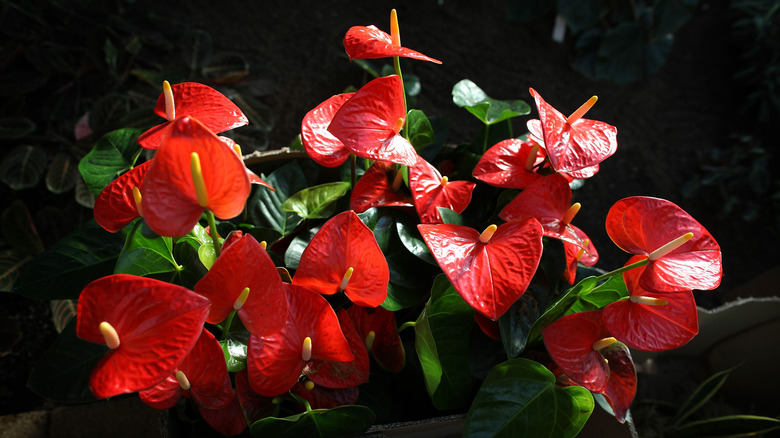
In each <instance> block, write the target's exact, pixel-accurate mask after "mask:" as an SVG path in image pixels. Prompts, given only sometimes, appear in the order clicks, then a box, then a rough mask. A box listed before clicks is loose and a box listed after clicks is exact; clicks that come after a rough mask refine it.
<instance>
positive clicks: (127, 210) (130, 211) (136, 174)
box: [93, 161, 151, 233]
mask: <svg viewBox="0 0 780 438" xmlns="http://www.w3.org/2000/svg"><path fill="white" fill-rule="evenodd" d="M150 164H151V161H146V162H144V163H142V164H140V165H138V166H135V167H133V168H132V169H130V170H128V171H127V172H125V173H123V174H122V175H121V176H120V177H119V178H117V179H115V180H113V181H111V183H109V184H108V185H107V186H106V187H105V188H104V189H103V191H102V192H100V195H98V197H97V199H95V208H94V210H93V214H94V215H95V221H96V222H97V223H98V224H99V225H100V226H101V227H103V228H104V229H105V230H106V231H108V232H110V233H116V232H117V231H119V230H121V229H122V228H124V227H125V226H126V225H127V224H129V223H130V222H132V221H133V219H135V218H137V217H140V216H141V213H140V212H139V211H138V208H139V206H140V199H141V198H140V195H141V185H142V184H143V180H144V177H145V176H146V171H147V170H149V165H150ZM136 193H137V194H136Z"/></svg>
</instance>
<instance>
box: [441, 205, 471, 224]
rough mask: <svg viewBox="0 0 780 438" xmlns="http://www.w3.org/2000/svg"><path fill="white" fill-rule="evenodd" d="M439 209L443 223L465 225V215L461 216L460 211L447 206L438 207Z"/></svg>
mask: <svg viewBox="0 0 780 438" xmlns="http://www.w3.org/2000/svg"><path fill="white" fill-rule="evenodd" d="M436 209H437V210H439V215H441V220H442V223H445V224H454V225H463V224H464V223H465V221H464V220H463V216H461V215H460V214H458V213H455V212H454V211H452V210H450V209H449V208H447V207H436Z"/></svg>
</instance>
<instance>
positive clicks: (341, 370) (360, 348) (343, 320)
mask: <svg viewBox="0 0 780 438" xmlns="http://www.w3.org/2000/svg"><path fill="white" fill-rule="evenodd" d="M336 315H337V316H338V319H339V324H340V325H341V331H342V333H344V337H345V338H346V339H347V342H348V343H349V348H350V350H351V351H352V354H354V355H355V358H354V359H353V360H351V361H348V362H333V361H325V360H320V359H312V361H311V364H309V366H308V367H307V370H306V371H305V372H304V373H305V374H306V376H307V377H308V378H309V379H311V380H312V382H314V383H315V384H317V386H324V387H326V388H339V389H343V388H351V387H353V386H358V385H362V384H363V383H366V382H368V368H369V362H368V350H366V344H365V341H364V339H363V338H362V337H361V336H360V335H359V334H358V332H357V331H356V330H355V326H354V325H353V324H352V320H351V319H350V317H349V315H348V314H347V311H346V310H345V309H339V311H338V312H337V313H336Z"/></svg>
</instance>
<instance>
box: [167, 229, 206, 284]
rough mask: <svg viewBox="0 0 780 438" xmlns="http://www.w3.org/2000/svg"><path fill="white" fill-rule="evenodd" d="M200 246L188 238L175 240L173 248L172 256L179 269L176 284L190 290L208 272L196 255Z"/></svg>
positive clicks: (191, 238) (194, 240) (193, 239)
mask: <svg viewBox="0 0 780 438" xmlns="http://www.w3.org/2000/svg"><path fill="white" fill-rule="evenodd" d="M201 246H202V245H201V244H200V242H198V241H197V240H196V239H195V238H193V237H188V236H185V237H183V238H181V239H179V240H177V241H176V243H175V244H174V246H173V255H174V258H175V259H176V261H177V262H178V263H179V268H180V269H179V272H178V281H177V284H180V285H182V286H184V287H186V288H187V289H190V290H192V289H193V288H194V287H195V284H196V283H197V282H198V281H199V280H200V279H201V278H203V276H204V275H206V272H208V269H207V268H206V267H205V266H204V265H203V262H202V261H201V260H200V257H199V255H198V249H199V248H200V247H201Z"/></svg>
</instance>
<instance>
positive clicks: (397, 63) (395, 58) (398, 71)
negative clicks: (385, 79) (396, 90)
mask: <svg viewBox="0 0 780 438" xmlns="http://www.w3.org/2000/svg"><path fill="white" fill-rule="evenodd" d="M393 69H394V70H395V74H396V75H398V77H399V78H400V79H401V91H402V92H403V93H402V94H403V96H404V117H406V116H407V115H408V114H409V108H408V107H407V105H406V87H405V86H404V75H403V74H402V73H401V57H400V56H393ZM403 131H404V138H405V139H406V141H408V142H410V143H411V142H412V140H411V139H410V138H409V130H408V129H406V126H404V129H403Z"/></svg>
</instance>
